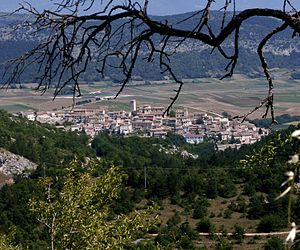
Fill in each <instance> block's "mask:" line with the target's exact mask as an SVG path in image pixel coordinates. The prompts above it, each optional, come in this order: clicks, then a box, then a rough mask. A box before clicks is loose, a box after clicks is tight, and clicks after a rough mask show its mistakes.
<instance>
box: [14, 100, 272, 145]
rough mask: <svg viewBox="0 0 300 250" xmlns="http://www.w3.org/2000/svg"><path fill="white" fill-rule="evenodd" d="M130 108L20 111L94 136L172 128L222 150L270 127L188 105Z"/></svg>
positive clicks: (161, 132)
mask: <svg viewBox="0 0 300 250" xmlns="http://www.w3.org/2000/svg"><path fill="white" fill-rule="evenodd" d="M130 104H131V111H130V112H126V111H113V112H106V111H105V110H100V109H88V108H72V109H63V110H58V111H51V112H49V111H39V112H33V111H32V112H30V111H28V112H21V113H19V115H21V116H23V117H26V118H27V119H29V120H31V121H37V122H40V123H50V124H55V125H56V126H57V127H61V128H64V129H68V130H71V131H78V132H85V133H86V134H88V135H89V136H91V137H94V136H95V135H97V134H98V133H100V132H104V131H106V132H109V133H112V134H120V135H131V134H136V135H139V136H152V137H162V138H163V137H165V136H166V135H167V133H169V132H173V133H176V134H179V135H182V136H183V137H184V138H185V140H186V142H188V143H191V144H197V143H202V142H204V141H207V140H214V141H215V142H216V143H217V145H218V149H219V150H224V149H225V148H227V147H229V146H231V147H236V148H239V147H240V145H242V144H252V143H255V142H256V141H258V140H260V139H261V138H262V137H263V136H266V135H268V133H269V130H267V129H263V128H258V127H256V126H255V125H254V124H251V123H249V122H248V121H245V122H243V123H241V122H240V121H238V120H230V119H228V118H227V117H223V116H221V115H218V114H207V113H194V114H189V112H188V110H187V109H183V110H173V111H171V112H170V115H169V116H166V117H164V115H163V114H164V110H165V108H164V107H152V106H150V105H143V106H140V107H138V106H137V103H136V101H135V100H132V101H131V102H130Z"/></svg>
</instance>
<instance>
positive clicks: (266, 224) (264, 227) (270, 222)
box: [257, 214, 286, 233]
mask: <svg viewBox="0 0 300 250" xmlns="http://www.w3.org/2000/svg"><path fill="white" fill-rule="evenodd" d="M285 226H286V220H285V219H284V218H282V217H280V216H279V215H276V214H271V215H266V216H264V217H263V218H262V219H261V221H260V222H259V224H258V227H257V231H259V232H264V233H269V232H273V231H278V230H280V229H282V228H284V227H285Z"/></svg>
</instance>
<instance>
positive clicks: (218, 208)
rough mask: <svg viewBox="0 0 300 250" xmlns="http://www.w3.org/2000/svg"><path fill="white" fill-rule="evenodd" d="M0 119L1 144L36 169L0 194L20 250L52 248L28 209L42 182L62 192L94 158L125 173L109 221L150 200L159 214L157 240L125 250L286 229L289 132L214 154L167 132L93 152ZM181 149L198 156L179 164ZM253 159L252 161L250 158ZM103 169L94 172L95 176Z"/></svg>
mask: <svg viewBox="0 0 300 250" xmlns="http://www.w3.org/2000/svg"><path fill="white" fill-rule="evenodd" d="M0 116H1V118H0V127H1V129H0V131H1V134H0V138H1V139H0V143H1V145H0V146H1V147H3V148H6V149H8V150H10V151H12V152H14V153H17V154H19V155H22V156H25V157H27V158H28V159H30V160H32V161H33V162H36V163H37V164H38V167H37V170H35V171H33V172H32V174H30V175H29V177H28V178H26V177H22V176H15V178H14V180H15V184H13V185H5V186H4V187H3V188H2V189H1V190H0V231H1V232H2V233H5V234H12V233H13V243H14V244H19V245H21V246H22V247H24V248H27V247H28V249H47V247H48V246H49V240H50V238H49V237H50V235H49V232H48V231H47V229H46V228H45V227H44V226H43V225H42V224H40V223H39V222H38V221H37V219H36V216H35V214H33V213H32V212H30V210H29V200H30V199H31V198H32V197H35V199H39V198H40V199H41V198H42V197H43V192H44V191H43V189H41V187H40V186H39V184H38V180H39V178H40V177H43V176H47V177H52V178H54V179H56V180H57V181H56V183H57V184H55V185H54V186H53V188H54V191H55V192H59V190H61V188H62V181H63V179H62V176H64V175H65V174H66V173H67V170H66V168H65V167H66V166H68V164H69V162H70V161H71V160H72V159H74V158H77V159H78V160H79V161H86V160H87V159H86V158H87V157H90V158H93V157H95V156H97V157H99V158H101V159H102V160H105V161H109V162H114V164H115V165H118V166H120V169H121V170H122V171H123V172H124V173H125V174H126V175H127V179H126V180H125V181H124V182H123V184H122V186H121V191H120V194H119V196H118V199H116V200H115V201H114V202H112V204H111V206H110V218H114V217H115V215H118V214H130V213H131V212H132V211H133V210H134V209H136V208H143V207H144V206H145V204H147V203H149V202H150V201H151V202H153V201H154V202H155V203H156V204H158V205H159V206H160V210H158V211H157V213H158V214H159V215H160V220H161V223H160V225H158V226H157V227H155V228H153V229H152V231H151V232H152V233H155V234H156V236H155V238H154V241H146V242H140V243H139V244H137V245H136V244H132V245H131V244H130V245H128V246H127V248H128V249H141V248H138V247H143V248H142V249H155V245H158V244H159V245H161V246H162V247H163V249H173V248H174V247H177V248H180V249H195V247H200V246H204V245H207V246H210V245H209V244H211V240H210V241H207V240H206V238H203V237H202V238H199V236H198V234H197V233H198V232H210V233H213V232H240V234H239V235H240V236H241V235H242V236H243V233H242V234H241V232H244V230H245V231H246V232H271V231H278V230H282V229H286V227H287V212H286V211H287V203H288V201H287V198H286V199H285V198H284V199H280V200H278V201H276V202H275V201H274V197H276V196H277V195H278V194H279V193H280V191H281V190H280V183H282V182H283V181H284V179H285V177H284V175H283V173H284V172H285V171H286V170H287V168H288V167H287V164H286V161H287V160H288V158H289V155H292V154H293V152H294V151H295V149H296V148H297V147H298V146H299V143H298V142H296V141H292V143H291V144H289V145H288V146H287V145H286V144H285V138H287V137H288V136H289V135H290V133H291V131H293V129H292V128H290V129H289V130H286V131H283V132H281V133H280V134H279V132H274V133H273V134H272V135H271V136H269V137H268V138H265V139H264V140H263V141H261V142H259V143H257V144H255V145H252V146H243V147H242V148H241V149H240V150H238V151H237V150H231V149H229V150H226V151H224V152H217V151H215V147H214V144H213V143H211V142H207V143H204V144H199V145H188V144H186V143H185V141H184V140H183V138H182V137H180V136H177V135H172V134H170V135H169V136H168V137H167V138H166V140H161V139H154V138H139V137H128V138H124V137H118V136H110V135H107V134H100V135H98V136H97V137H96V138H95V139H94V140H93V141H92V142H91V147H90V146H89V145H88V143H89V139H88V137H87V136H86V135H84V134H76V133H70V132H63V131H61V130H58V129H56V128H54V127H52V126H49V125H40V124H36V123H32V122H29V121H27V120H25V119H21V118H18V117H13V116H10V115H9V114H7V113H5V112H1V113H0ZM279 145H283V147H280V146H279ZM175 148H176V150H174V149H175ZM182 151H188V152H190V153H192V154H197V155H198V158H197V159H194V158H191V157H187V158H184V157H183V156H182V154H181V152H182ZM254 153H255V154H256V155H255V157H254V158H249V157H250V156H249V157H247V155H252V154H254ZM265 157H266V159H265ZM242 159H248V161H247V162H248V163H249V162H250V165H249V164H248V163H247V164H248V165H247V164H246V163H244V164H241V163H240V160H242ZM249 159H251V160H249ZM105 169H106V168H105V167H104V168H103V167H101V168H98V169H96V172H97V175H100V176H101V175H102V174H103V173H104V171H105ZM145 176H146V179H147V183H146V184H147V186H146V190H145ZM293 204H294V205H293V207H294V209H293V211H295V212H294V214H293V220H294V221H295V222H296V223H299V222H300V221H299V220H300V214H299V211H300V210H299V207H300V202H299V201H298V199H297V197H295V201H294V203H293ZM241 230H242V231H241ZM237 235H238V234H237ZM237 235H236V236H235V237H226V233H224V238H218V239H214V240H213V242H214V244H213V245H215V246H217V245H218V244H221V243H220V240H223V241H224V242H225V243H226V244H228V245H229V246H231V245H232V244H235V245H236V246H238V245H239V244H243V243H242V242H243V237H242V238H239V237H238V236H237ZM137 237H138V236H137ZM143 237H148V236H147V235H144V236H143ZM152 239H153V237H152ZM265 241H266V240H265ZM265 241H264V242H265ZM209 242H210V243H209ZM224 242H223V243H224ZM245 242H249V240H247V241H245ZM223 243H222V244H223ZM225 243H224V244H225ZM252 243H255V242H252ZM141 245H142V246H141ZM146 245H147V247H148V248H144V247H146ZM243 249H247V248H243ZM250 249H251V248H250Z"/></svg>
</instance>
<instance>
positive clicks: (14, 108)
mask: <svg viewBox="0 0 300 250" xmlns="http://www.w3.org/2000/svg"><path fill="white" fill-rule="evenodd" d="M0 108H1V109H4V110H6V111H8V112H18V111H26V110H30V109H34V108H32V107H31V106H28V105H25V104H12V105H3V106H2V105H1V106H0Z"/></svg>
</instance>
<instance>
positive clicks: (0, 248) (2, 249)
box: [0, 234, 21, 250]
mask: <svg viewBox="0 0 300 250" xmlns="http://www.w3.org/2000/svg"><path fill="white" fill-rule="evenodd" d="M0 250H21V248H20V247H18V246H13V245H12V244H11V242H10V239H9V237H8V236H6V235H3V234H0Z"/></svg>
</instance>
